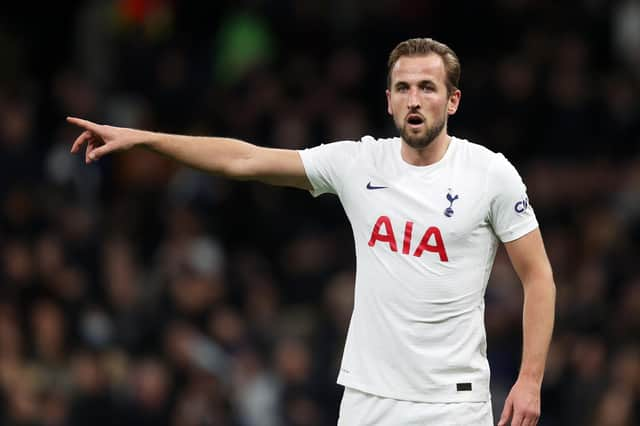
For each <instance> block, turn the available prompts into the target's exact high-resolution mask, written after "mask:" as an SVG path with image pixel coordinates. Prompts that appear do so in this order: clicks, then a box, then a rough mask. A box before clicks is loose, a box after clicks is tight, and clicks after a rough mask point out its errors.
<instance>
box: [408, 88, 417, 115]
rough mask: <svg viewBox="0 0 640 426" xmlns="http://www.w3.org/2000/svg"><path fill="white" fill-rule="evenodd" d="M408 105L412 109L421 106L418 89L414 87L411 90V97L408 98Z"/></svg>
mask: <svg viewBox="0 0 640 426" xmlns="http://www.w3.org/2000/svg"><path fill="white" fill-rule="evenodd" d="M407 107H408V108H409V109H410V110H415V109H419V108H420V99H419V97H418V90H417V89H416V88H415V87H414V88H412V89H410V90H409V97H408V99H407Z"/></svg>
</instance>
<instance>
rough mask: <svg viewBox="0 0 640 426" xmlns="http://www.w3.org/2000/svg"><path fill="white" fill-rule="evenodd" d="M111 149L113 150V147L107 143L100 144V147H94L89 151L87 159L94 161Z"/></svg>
mask: <svg viewBox="0 0 640 426" xmlns="http://www.w3.org/2000/svg"><path fill="white" fill-rule="evenodd" d="M113 150H114V149H113V147H111V146H109V145H102V146H101V147H99V148H96V149H94V150H93V151H91V152H90V153H89V159H90V160H91V161H95V160H97V159H99V158H100V157H102V156H104V155H107V154H109V153H111V152H112V151H113Z"/></svg>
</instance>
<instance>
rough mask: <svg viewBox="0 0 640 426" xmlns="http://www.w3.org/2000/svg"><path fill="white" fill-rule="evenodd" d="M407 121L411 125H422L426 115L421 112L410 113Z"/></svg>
mask: <svg viewBox="0 0 640 426" xmlns="http://www.w3.org/2000/svg"><path fill="white" fill-rule="evenodd" d="M407 123H408V124H409V125H410V126H420V125H422V124H423V123H424V117H422V116H421V115H420V114H410V115H409V116H408V117H407Z"/></svg>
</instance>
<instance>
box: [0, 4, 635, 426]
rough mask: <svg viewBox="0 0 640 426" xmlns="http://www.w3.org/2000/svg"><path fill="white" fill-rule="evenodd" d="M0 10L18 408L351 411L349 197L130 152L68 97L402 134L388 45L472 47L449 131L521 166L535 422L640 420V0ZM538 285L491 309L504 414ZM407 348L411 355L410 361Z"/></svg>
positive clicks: (251, 133)
mask: <svg viewBox="0 0 640 426" xmlns="http://www.w3.org/2000/svg"><path fill="white" fill-rule="evenodd" d="M2 9H3V13H2V14H1V16H0V55H1V56H0V57H1V66H0V82H1V83H0V175H1V179H0V195H1V197H0V213H1V216H0V217H1V221H0V274H1V275H0V280H1V282H0V424H1V425H7V426H27V425H28V426H63V425H65V426H80V425H82V426H86V425H91V426H100V425H107V424H108V425H112V424H113V425H143V426H144V425H159V426H163V425H166V426H204V425H234V426H276V425H291V426H293V425H296V426H303V425H306V426H315V425H318V426H320V425H330V424H335V420H336V417H337V407H338V403H339V400H340V398H341V389H340V388H339V387H338V386H337V385H336V384H335V377H336V375H337V371H338V363H339V360H340V357H341V351H342V346H343V341H344V337H345V331H346V326H347V323H348V320H349V316H350V309H351V304H352V286H353V273H354V257H353V244H352V239H351V231H350V228H349V225H348V223H347V220H346V218H345V217H344V214H343V213H342V210H341V207H340V205H339V203H338V201H337V199H335V198H333V197H331V196H325V197H321V198H319V199H317V200H313V199H312V197H311V196H310V195H309V194H307V193H304V192H302V191H295V190H290V189H279V188H272V187H268V186H265V185H260V184H254V183H236V182H231V181H226V180H222V179H218V178H214V177H211V176H207V175H204V174H202V173H198V172H196V171H192V170H187V169H185V168H182V167H180V166H178V165H177V164H175V163H172V162H170V161H168V160H166V159H164V158H162V157H160V156H156V155H154V154H150V153H147V152H144V151H132V152H127V153H124V154H120V155H115V156H112V157H110V158H105V159H104V160H101V161H100V163H99V164H96V165H92V166H85V165H84V163H83V161H82V159H81V158H80V157H74V156H71V155H70V154H69V153H68V151H69V148H70V144H71V142H72V141H73V139H74V138H75V137H76V136H77V134H78V131H77V130H76V129H74V128H71V126H69V125H67V124H66V123H65V121H64V117H65V116H67V115H75V116H80V117H85V118H89V119H93V120H97V121H99V122H103V123H109V124H115V125H122V126H132V127H142V128H146V129H153V130H158V131H164V132H181V133H189V134H200V135H222V136H233V137H239V138H245V139H247V140H249V141H251V142H254V143H257V144H260V145H266V146H279V147H287V148H303V147H308V146H314V145H317V144H319V143H323V142H329V141H334V140H340V139H349V138H359V137H360V136H362V135H364V134H373V135H378V136H383V135H384V136H388V135H393V134H395V129H394V128H393V125H392V121H391V119H390V118H388V117H387V115H386V111H385V98H384V88H385V87H384V86H385V73H386V60H387V55H388V53H389V51H390V50H391V49H392V48H393V47H394V46H395V45H396V44H397V43H398V42H399V41H402V40H404V39H406V38H409V37H415V36H431V37H434V38H436V39H438V40H441V41H444V42H445V43H447V44H449V45H450V46H451V47H452V48H453V49H454V50H455V51H456V52H457V53H458V54H459V56H460V58H461V60H462V83H461V88H462V92H463V97H462V104H461V109H460V110H459V112H458V114H457V115H456V116H454V117H453V118H452V119H451V120H450V129H451V132H452V133H453V134H455V135H457V136H461V137H467V138H469V139H471V140H473V141H475V142H478V143H481V144H484V145H486V146H488V147H489V148H491V149H493V150H496V151H501V152H503V153H504V154H505V155H506V156H507V157H508V158H510V159H511V160H512V162H513V163H514V164H515V165H516V166H517V168H518V169H519V170H520V171H521V173H522V174H523V176H524V178H525V181H526V182H527V183H528V187H529V196H530V198H531V200H532V203H533V205H534V208H535V210H536V212H537V215H538V218H539V220H540V222H541V224H542V230H543V235H544V237H545V239H546V244H547V249H548V252H549V255H550V258H551V261H552V264H553V266H554V270H555V277H556V282H557V286H558V304H557V327H556V331H555V338H554V341H553V344H552V346H551V351H550V354H549V360H548V369H547V373H546V378H545V382H544V386H543V390H542V407H543V416H542V418H541V421H540V424H541V425H543V426H550V425H586V426H589V425H593V426H596V425H597V426H627V425H637V424H640V423H639V422H640V397H639V395H640V343H639V339H640V268H639V264H640V262H639V259H640V242H639V241H640V157H639V155H638V154H639V151H640V150H639V148H640V93H639V82H640V2H638V1H635V0H623V1H605V0H584V1H565V2H554V1H551V0H537V1H534V0H491V1H486V2H480V1H467V2H448V1H410V0H379V1H374V0H349V1H346V0H327V1H318V2H313V1H295V0H283V1H278V0H262V1H260V0H255V1H247V0H237V1H211V2H195V1H193V2H186V1H185V2H178V1H170V0H93V1H90V0H87V1H80V2H70V1H59V2H48V3H42V4H40V5H36V4H34V3H28V2H27V3H24V2H7V3H5V4H3V6H2ZM521 303H522V291H521V287H520V284H519V282H518V281H517V279H516V277H515V275H514V273H513V270H512V269H511V266H510V264H509V262H508V259H507V258H506V256H505V254H504V252H500V253H499V255H498V257H497V260H496V265H495V268H494V271H493V274H492V276H491V281H490V285H489V288H488V291H487V305H486V320H487V324H486V326H487V333H488V341H489V350H488V353H489V358H490V361H491V363H492V373H493V374H492V395H493V398H494V411H495V412H496V420H497V418H498V416H499V413H500V410H501V409H502V403H503V401H504V397H505V395H506V393H507V392H508V390H509V387H510V385H511V384H512V382H513V380H514V378H515V376H516V374H517V369H518V363H519V356H520V347H521ZM398 362H402V360H398Z"/></svg>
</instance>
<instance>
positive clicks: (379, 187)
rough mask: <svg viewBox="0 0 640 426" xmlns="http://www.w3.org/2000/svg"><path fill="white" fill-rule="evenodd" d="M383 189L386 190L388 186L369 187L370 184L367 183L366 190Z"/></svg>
mask: <svg viewBox="0 0 640 426" xmlns="http://www.w3.org/2000/svg"><path fill="white" fill-rule="evenodd" d="M384 188H388V186H377V185H371V182H369V183H367V189H384Z"/></svg>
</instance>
